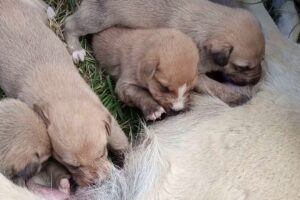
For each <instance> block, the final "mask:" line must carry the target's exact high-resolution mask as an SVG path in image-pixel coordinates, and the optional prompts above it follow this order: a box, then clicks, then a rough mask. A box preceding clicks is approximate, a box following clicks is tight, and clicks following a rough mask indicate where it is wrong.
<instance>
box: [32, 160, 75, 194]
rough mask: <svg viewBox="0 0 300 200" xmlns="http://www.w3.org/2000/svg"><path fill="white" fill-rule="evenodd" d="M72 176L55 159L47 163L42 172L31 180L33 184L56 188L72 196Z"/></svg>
mask: <svg viewBox="0 0 300 200" xmlns="http://www.w3.org/2000/svg"><path fill="white" fill-rule="evenodd" d="M70 179H71V175H70V173H69V172H68V171H67V169H66V168H65V167H64V166H63V165H62V164H60V163H58V162H57V161H55V160H54V159H50V160H49V161H47V162H46V163H45V166H44V167H43V168H42V170H41V172H40V173H38V174H36V175H35V176H34V177H33V178H32V179H30V182H31V184H39V185H43V186H47V187H50V188H55V189H58V190H60V191H61V192H63V193H65V194H67V195H70V189H71V188H70V185H71V184H70Z"/></svg>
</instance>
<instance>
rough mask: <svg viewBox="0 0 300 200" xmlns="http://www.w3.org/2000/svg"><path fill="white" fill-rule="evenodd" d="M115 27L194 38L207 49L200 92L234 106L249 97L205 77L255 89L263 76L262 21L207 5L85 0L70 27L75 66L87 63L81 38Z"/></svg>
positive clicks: (203, 1) (179, 0)
mask: <svg viewBox="0 0 300 200" xmlns="http://www.w3.org/2000/svg"><path fill="white" fill-rule="evenodd" d="M112 26H125V27H129V28H158V27H169V28H175V29H178V30H181V31H182V32H184V33H186V34H187V35H189V36H190V37H191V38H192V39H193V40H194V41H195V43H196V44H197V45H198V47H199V48H200V49H201V50H202V51H201V54H202V55H201V56H202V58H203V59H202V61H201V64H202V65H199V68H204V69H199V71H200V72H202V73H203V74H200V76H199V83H198V85H197V90H198V91H199V92H205V91H208V90H209V91H210V94H213V95H216V96H218V97H219V98H220V99H221V100H223V101H224V102H226V103H228V104H232V105H234V104H240V103H243V102H244V101H245V100H246V98H245V97H244V96H242V95H238V94H236V93H235V92H234V91H233V90H232V89H231V88H230V87H227V86H226V85H224V84H220V83H218V82H216V81H214V80H212V79H209V78H208V77H207V76H206V75H205V72H211V71H219V72H221V73H223V75H224V77H225V78H226V81H229V82H232V83H234V84H236V85H253V84H256V83H257V82H258V81H259V79H260V77H261V61H262V59H263V57H264V50H265V42H264V36H263V34H262V31H261V27H260V24H259V22H258V20H257V19H256V18H255V17H254V16H253V15H252V14H250V12H248V11H246V10H244V9H240V8H229V7H225V6H222V5H219V4H216V3H213V2H209V1H207V0H189V1H185V0H172V1H170V0H154V1H149V0H114V1H112V0H83V1H82V3H81V6H80V7H79V9H78V11H77V12H75V13H74V14H73V15H71V16H70V17H69V18H67V19H66V23H65V36H66V41H67V44H68V47H69V50H70V52H72V55H73V59H74V61H79V60H83V58H84V54H85V53H84V51H83V50H82V48H81V47H80V43H79V40H78V38H79V36H81V35H86V34H88V33H96V32H99V31H102V30H104V29H106V28H109V27H112ZM205 58H206V59H205ZM203 81H204V82H205V83H206V84H205V85H204V84H203ZM207 89H208V90H207ZM228 97H231V98H228ZM233 98H234V99H233Z"/></svg>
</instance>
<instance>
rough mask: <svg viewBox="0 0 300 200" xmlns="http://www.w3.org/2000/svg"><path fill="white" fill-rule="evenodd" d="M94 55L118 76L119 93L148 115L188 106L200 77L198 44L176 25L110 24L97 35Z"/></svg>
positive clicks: (127, 101) (148, 116) (130, 103)
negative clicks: (135, 26) (137, 27)
mask: <svg viewBox="0 0 300 200" xmlns="http://www.w3.org/2000/svg"><path fill="white" fill-rule="evenodd" d="M93 49H94V53H95V56H96V59H97V60H98V61H99V63H100V66H103V68H104V69H105V71H107V72H108V73H109V74H111V75H112V76H113V77H115V79H117V84H116V92H117V94H118V96H119V97H120V99H121V100H122V101H124V102H125V103H127V104H128V105H131V106H136V107H138V108H140V109H141V110H142V112H143V114H144V115H145V117H146V119H148V120H156V119H157V118H160V117H161V115H162V114H163V113H164V112H165V111H170V110H173V111H180V110H182V109H184V108H185V107H186V104H187V103H188V96H189V94H190V91H191V90H192V89H193V88H194V86H195V84H196V81H197V64H198V62H199V55H198V50H197V47H196V45H195V44H194V42H193V41H192V39H190V38H189V37H188V36H186V35H184V34H183V33H181V32H179V31H177V30H174V29H156V30H150V29H148V30H143V29H141V30H133V29H126V28H110V29H107V30H105V31H103V32H100V33H99V34H97V35H95V36H94V38H93Z"/></svg>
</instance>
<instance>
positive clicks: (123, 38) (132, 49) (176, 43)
mask: <svg viewBox="0 0 300 200" xmlns="http://www.w3.org/2000/svg"><path fill="white" fill-rule="evenodd" d="M92 45H93V50H94V54H95V57H96V59H97V60H98V62H99V63H100V65H101V67H103V68H104V69H105V70H106V71H107V72H108V73H109V74H110V75H112V76H118V75H119V73H120V65H121V63H122V64H123V65H124V64H126V65H130V66H128V67H133V66H131V65H133V64H137V61H139V60H140V59H141V58H142V57H143V56H145V53H146V52H147V51H148V50H149V49H150V48H157V49H166V48H168V47H171V46H173V47H174V49H172V51H171V52H174V53H175V52H180V51H179V50H182V51H186V52H189V53H188V54H187V55H189V54H195V53H196V54H198V52H196V51H194V50H196V48H194V47H195V44H194V43H193V41H192V39H191V38H190V37H188V36H187V35H185V34H183V33H182V32H180V31H178V30H175V29H168V28H160V29H128V28H119V27H118V28H116V27H113V28H109V29H106V30H105V31H102V32H100V33H98V34H95V35H94V36H93V42H92ZM166 52H168V51H166ZM124 61H126V63H125V62H124ZM135 61H136V62H135Z"/></svg>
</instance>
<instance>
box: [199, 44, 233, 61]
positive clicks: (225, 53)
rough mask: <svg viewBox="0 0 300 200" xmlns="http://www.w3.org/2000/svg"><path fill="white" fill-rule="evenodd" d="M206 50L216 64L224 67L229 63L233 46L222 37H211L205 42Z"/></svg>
mask: <svg viewBox="0 0 300 200" xmlns="http://www.w3.org/2000/svg"><path fill="white" fill-rule="evenodd" d="M204 50H205V52H206V54H207V55H209V56H210V57H211V58H212V60H213V61H214V63H215V64H217V65H219V66H222V67H223V66H225V65H227V64H228V61H229V58H230V55H231V53H232V51H233V46H232V45H230V44H228V43H227V42H225V41H221V40H220V39H210V40H208V41H206V42H205V44H204Z"/></svg>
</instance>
